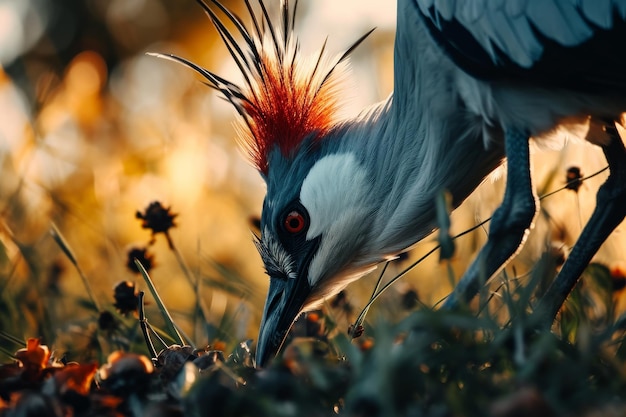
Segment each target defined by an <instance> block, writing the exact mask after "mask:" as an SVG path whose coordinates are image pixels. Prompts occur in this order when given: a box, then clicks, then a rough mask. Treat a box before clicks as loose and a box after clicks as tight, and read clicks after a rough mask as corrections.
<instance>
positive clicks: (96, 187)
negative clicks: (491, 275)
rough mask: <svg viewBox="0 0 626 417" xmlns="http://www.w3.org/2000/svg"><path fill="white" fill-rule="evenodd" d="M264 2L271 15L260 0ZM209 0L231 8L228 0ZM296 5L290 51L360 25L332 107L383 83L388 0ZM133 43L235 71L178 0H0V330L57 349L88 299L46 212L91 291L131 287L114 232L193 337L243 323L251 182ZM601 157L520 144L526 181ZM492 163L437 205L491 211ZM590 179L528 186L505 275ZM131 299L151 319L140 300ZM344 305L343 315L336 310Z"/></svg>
mask: <svg viewBox="0 0 626 417" xmlns="http://www.w3.org/2000/svg"><path fill="white" fill-rule="evenodd" d="M267 3H268V6H269V8H270V13H271V12H274V14H273V15H274V16H276V15H277V14H276V11H277V6H278V4H277V3H278V2H277V1H276V2H270V1H269V0H268V1H267ZM224 4H225V5H226V6H227V7H229V8H232V9H233V10H235V11H236V12H237V13H238V14H239V15H240V16H242V17H244V20H246V19H245V13H244V7H243V2H242V1H240V0H232V1H224ZM298 19H299V20H298V21H297V25H296V29H297V30H298V35H299V37H300V39H301V43H302V48H303V52H304V53H305V54H307V53H308V52H311V53H313V52H314V51H315V50H316V48H319V47H320V46H321V45H322V43H323V42H324V39H325V38H326V37H328V38H329V49H330V50H332V51H336V52H337V53H339V52H342V51H343V50H344V49H345V47H347V46H348V45H350V44H351V42H352V41H354V40H355V39H357V38H358V37H359V36H361V35H362V34H363V33H365V32H366V31H367V30H369V29H371V28H372V27H377V29H376V31H375V32H374V33H373V34H372V35H371V36H370V38H369V39H368V40H367V41H366V42H364V43H363V44H362V46H360V47H359V48H358V49H357V50H356V51H355V52H354V54H353V56H352V60H351V75H350V78H351V81H350V82H348V83H347V84H346V87H345V88H344V90H343V95H344V96H345V97H344V99H345V101H344V102H345V103H346V104H345V106H344V112H345V114H344V116H346V117H349V116H351V115H355V114H357V113H358V112H359V110H360V109H362V108H364V107H365V106H367V105H369V104H372V103H374V102H376V101H379V100H382V99H384V98H386V97H387V96H388V95H389V94H390V93H391V90H392V83H393V62H392V57H393V36H394V21H395V4H393V3H392V2H388V1H382V0H378V1H374V0H368V1H356V0H350V1H342V2H336V1H332V0H323V1H322V0H316V1H306V0H303V1H301V2H300V4H299V12H298ZM146 52H162V53H175V54H177V55H180V56H183V57H185V58H188V59H190V60H192V61H194V62H196V63H198V64H199V65H201V66H203V67H206V68H208V69H210V70H211V71H214V72H216V73H217V74H219V75H221V76H223V77H224V78H227V79H229V80H232V81H235V82H236V81H239V79H240V78H239V74H238V72H237V68H236V66H235V65H234V63H233V62H232V61H231V60H230V58H229V55H228V53H227V50H226V49H225V48H224V47H223V45H222V44H221V41H220V39H219V37H218V36H217V33H216V31H215V30H214V29H213V28H212V26H211V24H210V22H209V20H208V18H207V17H206V16H205V15H204V13H203V12H202V10H201V8H200V7H199V6H198V5H197V4H196V3H195V2H194V1H192V0H181V1H168V0H62V1H60V0H8V1H4V2H2V3H0V64H1V67H0V288H1V291H2V293H1V297H0V303H1V304H0V326H1V327H0V330H2V331H5V332H7V333H10V334H11V335H13V336H15V337H17V338H25V337H28V336H43V337H44V338H48V339H53V340H48V343H52V342H53V341H54V340H56V342H55V343H56V346H57V347H58V348H59V349H63V348H66V346H68V345H77V344H79V342H77V341H76V337H77V336H76V335H77V334H82V335H85V334H87V333H88V331H87V330H85V329H87V328H89V326H90V325H93V324H92V322H93V314H92V313H90V311H89V309H87V308H84V307H81V306H82V304H81V300H85V299H86V298H87V295H86V290H85V286H84V285H83V282H82V281H81V278H80V276H79V273H78V272H77V270H76V268H75V267H74V265H72V263H71V262H70V260H69V259H68V257H67V256H66V254H65V253H64V252H63V250H62V249H61V248H60V247H59V244H58V243H57V242H56V241H55V240H54V239H53V238H52V237H51V234H50V230H51V227H52V225H53V224H55V225H56V227H57V228H58V230H59V231H60V232H61V233H62V234H63V236H64V238H65V241H66V242H67V244H68V246H69V247H70V248H71V250H72V251H73V253H74V256H75V257H76V262H77V263H78V264H79V266H80V268H81V270H82V271H83V272H84V274H85V276H86V277H87V279H88V281H89V283H90V285H91V286H92V287H93V291H94V293H95V295H96V299H98V300H99V301H100V306H101V307H102V308H104V309H108V310H111V311H114V307H112V303H113V297H112V294H113V290H112V288H113V287H114V285H115V284H116V283H118V282H120V281H124V280H130V281H135V282H136V283H137V286H138V287H140V288H145V285H144V283H143V280H142V279H141V277H140V276H139V275H138V274H136V273H133V272H132V271H131V270H130V269H129V268H128V267H127V262H128V259H127V258H128V250H129V249H130V248H134V247H135V248H146V250H147V252H148V253H149V254H150V256H152V260H153V263H154V265H153V266H154V267H153V268H152V269H151V270H150V275H151V276H152V279H153V280H154V282H155V285H156V287H157V289H158V290H159V293H160V294H161V297H162V298H163V299H164V301H165V303H166V305H167V306H168V308H170V310H171V311H172V313H173V315H174V320H175V321H176V322H177V323H178V324H179V325H180V326H181V327H182V328H183V329H184V330H185V331H186V332H187V333H188V334H189V335H191V338H192V339H193V340H194V341H195V342H196V343H197V345H202V344H207V343H211V341H212V340H213V339H217V338H221V339H224V338H225V337H226V335H228V336H229V337H230V341H229V343H233V342H236V341H240V340H244V339H246V338H255V337H256V331H257V326H258V323H259V321H260V316H261V312H262V307H263V302H264V297H265V291H266V289H267V278H266V276H265V275H264V274H263V268H262V265H261V262H260V259H259V257H258V255H257V253H256V250H255V248H254V245H253V243H252V239H251V231H250V230H251V229H252V228H253V224H252V222H251V219H254V218H255V217H258V216H259V215H260V208H261V203H262V200H263V196H264V185H263V182H262V180H261V178H260V176H259V175H258V174H257V173H256V172H255V171H254V169H253V168H252V167H250V166H248V165H247V163H246V162H245V160H244V158H243V157H242V156H241V155H240V153H239V150H238V149H237V146H236V143H235V140H234V137H235V131H234V129H233V121H234V120H235V112H234V110H233V109H232V108H231V107H230V105H229V104H228V103H226V102H225V101H224V100H221V99H220V98H219V96H218V94H217V93H216V92H215V91H212V90H210V89H209V88H207V87H206V86H205V85H203V84H202V82H201V81H200V80H199V79H198V78H197V77H196V76H195V75H194V74H193V73H191V72H190V71H189V70H187V69H185V68H183V67H181V66H177V65H175V64H173V63H171V62H166V61H163V60H159V59H156V58H154V57H151V56H147V55H146V54H145V53H146ZM605 165H606V163H605V161H604V158H603V156H602V153H601V152H600V150H599V149H596V148H594V147H593V146H592V145H588V144H575V143H567V144H566V145H565V146H564V147H563V149H560V150H541V151H537V152H535V155H534V171H535V177H534V178H535V184H536V186H537V189H538V193H539V194H540V195H541V194H543V193H546V192H549V191H552V190H554V189H557V188H560V187H562V186H563V185H565V183H566V182H567V180H566V170H567V168H568V167H571V166H575V167H579V168H580V170H581V171H582V173H583V175H588V174H592V173H593V172H595V171H597V170H599V169H601V168H602V167H604V166H605ZM502 175H503V173H501V175H499V176H498V175H495V176H494V177H493V178H490V179H489V180H488V181H487V182H486V183H485V184H483V186H481V187H480V189H479V190H478V191H477V192H476V193H475V194H474V195H472V196H471V197H470V198H469V199H468V200H467V202H466V203H465V204H464V205H463V206H462V207H461V208H460V209H459V210H457V211H456V212H455V213H454V214H453V216H452V233H459V232H461V231H463V230H465V229H467V228H469V227H471V226H473V225H475V224H476V223H477V222H478V221H479V220H482V219H485V218H487V217H489V216H490V215H491V213H492V212H493V210H494V209H495V208H496V207H497V205H498V204H499V201H500V198H501V193H502V190H503V184H504V178H502V177H501V176H502ZM604 178H606V173H603V174H601V175H599V176H596V177H594V178H592V179H590V180H588V181H586V182H585V183H584V184H583V185H582V187H581V188H580V189H579V190H578V191H577V192H574V191H572V190H565V191H562V192H560V193H558V194H557V195H555V196H552V197H550V198H549V199H546V200H545V201H543V202H542V212H541V214H540V215H539V217H538V218H537V221H536V226H535V230H534V231H533V232H532V235H531V238H530V239H529V242H528V244H527V245H526V247H525V249H524V251H523V252H522V254H521V255H520V256H519V257H518V259H517V260H516V262H515V263H514V264H512V265H511V266H509V267H508V268H507V271H509V272H510V273H509V275H510V276H520V275H523V274H524V273H526V272H527V271H528V270H529V269H530V268H532V267H533V265H534V264H535V262H536V260H537V259H539V258H540V257H541V254H542V253H544V252H545V251H546V249H547V248H550V247H551V246H556V247H557V248H559V249H563V250H564V252H565V253H567V250H568V248H569V247H570V246H571V245H572V244H573V243H574V241H575V240H576V237H577V235H578V233H579V231H580V229H581V225H582V224H584V222H585V221H586V219H587V218H588V216H589V215H590V214H591V211H592V210H593V206H594V203H595V197H594V196H595V191H596V189H597V187H598V186H599V184H601V183H602V181H603V179H604ZM152 201H160V202H161V203H162V204H163V205H164V207H166V208H170V209H171V212H173V213H176V214H177V216H176V218H175V223H176V227H175V228H173V229H171V230H170V231H169V234H170V236H171V239H172V242H173V243H174V245H175V248H176V251H175V252H173V251H172V250H171V249H170V248H169V247H168V244H167V241H166V239H164V238H163V236H162V235H157V236H155V238H156V240H155V242H154V243H153V244H150V241H151V235H150V232H149V231H148V230H145V229H142V228H141V221H139V220H138V219H137V218H136V216H135V213H136V212H137V211H140V212H142V211H143V210H145V208H146V207H147V206H148V204H149V203H150V202H152ZM623 228H624V226H623V225H622V226H620V227H619V228H618V230H617V231H616V232H615V233H614V235H613V236H612V237H611V238H610V239H609V240H608V241H607V243H606V244H605V245H604V247H603V249H602V251H601V252H600V253H599V254H598V256H597V260H598V261H600V262H603V263H605V264H606V265H607V266H609V267H610V268H613V269H614V270H616V271H617V270H619V268H620V267H622V268H623V262H624V261H626V239H625V237H624V232H623ZM486 230H487V229H479V230H477V231H476V232H474V233H472V234H470V235H469V236H466V237H464V238H462V239H459V240H458V241H457V252H456V255H455V258H454V260H453V261H452V262H451V264H450V266H451V267H452V270H453V271H454V274H455V275H456V277H459V276H460V275H461V274H462V271H463V270H464V268H465V266H466V265H467V263H468V262H469V260H471V256H472V254H473V253H474V251H475V250H476V249H477V248H478V247H480V245H481V244H482V242H484V240H485V238H486ZM435 238H436V236H433V237H431V238H429V239H427V241H426V242H423V243H421V244H420V245H418V246H417V247H416V248H415V249H414V250H413V251H412V252H411V255H410V258H411V259H417V258H418V257H419V256H421V255H422V254H423V253H425V252H426V251H427V250H428V249H430V248H432V247H433V246H434V244H435ZM177 255H179V256H180V257H178V258H177ZM181 259H182V260H184V261H183V262H184V264H185V265H186V266H187V267H188V268H189V271H190V274H191V276H192V277H194V279H198V280H199V282H200V289H199V290H198V291H199V294H200V295H201V297H202V302H203V304H204V306H203V307H204V308H205V313H206V316H207V317H206V318H207V320H208V322H209V323H208V325H206V326H205V325H204V323H198V322H197V321H196V320H195V319H194V317H192V314H191V312H192V311H193V306H194V304H195V303H196V297H195V290H194V289H193V287H192V285H191V284H190V280H189V279H188V277H186V276H185V272H184V269H183V268H181ZM406 265H408V263H407V262H406V261H403V262H402V265H401V266H392V267H391V269H393V270H400V268H401V267H402V266H406ZM620 265H622V266H620ZM390 276H391V273H390ZM448 276H449V270H448V265H447V264H440V263H439V262H438V255H436V254H435V255H434V256H431V257H430V258H429V259H427V260H426V261H425V262H423V263H422V264H420V265H419V266H418V267H417V268H416V269H415V270H414V271H412V273H411V274H410V276H409V277H407V278H405V279H403V280H402V281H401V282H400V283H398V284H397V285H396V286H395V287H394V288H393V289H392V291H389V293H388V294H386V295H385V296H384V297H386V298H387V299H389V300H393V299H394V297H395V298H397V297H399V296H401V295H402V294H403V293H406V292H407V291H409V290H413V291H415V292H416V293H417V294H418V297H419V299H420V301H422V302H423V303H425V304H427V305H432V304H434V303H435V302H437V301H438V300H439V299H441V297H443V296H445V295H446V294H447V293H448V292H449V290H450V285H449V279H448ZM375 280H376V276H372V277H368V278H366V279H363V280H361V282H359V283H356V284H354V285H352V286H351V287H349V289H348V290H347V295H348V299H349V300H350V303H351V304H352V305H353V306H354V307H355V308H356V309H357V310H358V309H360V308H361V307H362V306H363V305H364V304H365V303H366V302H367V299H368V297H369V294H370V293H371V290H372V287H373V285H374V283H375ZM83 304H84V303H83ZM390 305H392V303H388V302H387V303H385V302H384V300H382V301H381V302H380V304H375V306H374V308H373V309H372V313H370V319H372V320H373V319H374V317H376V315H377V314H383V315H386V316H390V315H394V314H397V312H395V311H391V310H393V309H391V308H390V307H389V306H390ZM356 313H358V311H356ZM147 314H148V315H149V317H151V318H154V320H155V321H158V311H157V310H156V307H155V305H154V303H151V304H149V305H148V306H147ZM345 320H346V326H347V323H348V322H349V321H350V320H354V317H351V318H350V317H348V318H346V319H345ZM90 323H91V324H90ZM67 335H70V337H66V336H67ZM71 335H73V337H74V338H72V336H71Z"/></svg>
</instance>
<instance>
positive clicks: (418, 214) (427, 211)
mask: <svg viewBox="0 0 626 417" xmlns="http://www.w3.org/2000/svg"><path fill="white" fill-rule="evenodd" d="M414 91H416V88H414ZM416 95H417V98H415V99H411V98H410V97H406V96H402V95H400V96H399V95H398V94H394V95H393V96H392V97H390V98H389V99H388V100H387V101H385V102H382V103H380V104H379V105H378V106H375V107H374V108H372V109H371V110H369V111H368V112H367V113H365V114H364V115H363V116H362V117H361V118H359V119H358V120H354V121H352V122H348V123H347V124H346V126H347V130H346V131H347V132H349V134H348V135H346V137H348V139H345V141H346V142H345V144H344V146H345V147H346V148H348V149H353V150H355V151H354V152H355V153H356V154H357V155H360V156H361V158H360V159H361V161H362V163H363V165H365V167H366V169H367V171H368V172H369V174H370V181H371V182H370V184H371V189H370V190H368V192H367V195H363V198H364V199H369V200H370V201H369V204H370V205H371V206H372V207H375V212H376V213H378V214H376V215H372V219H373V221H372V224H371V225H370V236H369V238H368V239H367V240H368V242H369V243H368V246H369V247H368V248H367V250H366V251H365V255H366V256H367V254H368V253H375V254H381V253H384V254H386V255H389V256H393V255H394V254H397V253H399V252H402V251H403V250H404V249H406V248H408V247H410V246H412V245H413V244H415V243H416V242H418V241H419V240H421V239H423V238H424V237H426V236H427V235H429V234H430V233H431V232H432V231H433V230H435V228H436V227H437V223H436V212H435V199H436V197H437V195H438V194H439V193H441V192H444V191H448V192H450V193H451V194H452V198H453V201H452V203H453V205H454V207H456V206H458V205H459V204H461V203H462V202H463V200H465V198H466V197H467V196H468V195H469V194H470V193H471V192H472V191H473V190H474V189H475V188H476V187H477V186H478V185H479V184H480V183H481V182H482V181H483V180H484V178H485V177H486V176H487V175H488V174H489V173H490V172H491V171H492V170H493V169H495V168H496V167H497V166H498V165H499V164H500V162H501V161H502V158H503V149H502V148H501V147H499V146H495V145H494V146H493V147H492V148H491V149H489V148H485V144H484V142H483V135H482V132H481V130H480V129H474V128H473V126H472V125H471V123H468V122H464V121H462V120H461V116H459V115H451V114H449V113H448V112H445V113H438V112H437V111H433V109H432V108H429V103H425V102H424V101H423V100H420V98H419V96H420V94H419V92H418V93H417V94H416ZM398 98H400V100H399V99H398ZM434 106H435V107H436V106H437V104H434ZM442 114H443V115H445V117H443V116H442ZM380 213H384V215H381V214H380ZM364 261H372V260H371V259H364Z"/></svg>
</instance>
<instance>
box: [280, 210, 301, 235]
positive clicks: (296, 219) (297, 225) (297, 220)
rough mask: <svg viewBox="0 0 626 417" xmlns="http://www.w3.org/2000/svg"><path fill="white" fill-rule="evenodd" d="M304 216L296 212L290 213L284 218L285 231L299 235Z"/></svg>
mask: <svg viewBox="0 0 626 417" xmlns="http://www.w3.org/2000/svg"><path fill="white" fill-rule="evenodd" d="M305 223H306V222H305V220H304V216H303V215H302V214H301V213H299V212H297V211H295V210H294V211H290V212H289V214H287V217H285V230H286V231H288V232H289V233H300V232H301V231H302V230H304V226H305Z"/></svg>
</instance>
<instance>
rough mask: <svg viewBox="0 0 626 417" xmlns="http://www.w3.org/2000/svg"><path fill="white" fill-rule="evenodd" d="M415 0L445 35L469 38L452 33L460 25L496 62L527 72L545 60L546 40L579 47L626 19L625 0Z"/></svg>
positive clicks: (565, 45)
mask: <svg viewBox="0 0 626 417" xmlns="http://www.w3.org/2000/svg"><path fill="white" fill-rule="evenodd" d="M414 1H415V3H416V4H417V6H418V7H419V10H420V11H421V12H422V14H423V15H424V17H425V18H426V19H428V20H430V22H431V23H432V25H433V26H434V27H435V28H437V29H438V30H440V31H442V36H451V37H454V36H464V35H466V33H463V32H460V31H458V30H448V31H447V32H446V28H448V29H449V28H450V25H459V26H460V27H462V29H463V30H464V31H466V32H469V34H471V36H472V37H473V38H474V39H475V41H476V42H477V43H478V44H479V45H480V47H481V48H482V50H483V51H484V52H486V53H487V54H488V55H489V57H491V59H492V61H493V62H494V63H497V62H499V61H502V58H503V57H505V58H506V59H507V60H510V61H511V62H512V63H514V64H516V65H518V66H520V67H523V68H529V67H531V66H532V65H533V64H534V63H535V62H537V61H538V60H539V59H540V58H541V57H542V55H543V52H544V49H545V43H546V41H553V42H556V43H557V44H559V45H561V46H563V47H574V46H577V45H580V44H582V43H584V42H586V41H588V40H589V39H591V38H592V37H593V36H594V34H595V33H596V31H597V30H598V29H605V30H607V29H611V28H612V27H613V25H614V23H615V22H614V16H615V14H617V15H618V16H619V17H620V18H621V19H622V20H623V19H624V17H625V16H626V1H624V0H456V1H455V0H414ZM444 32H446V33H444ZM450 41H451V42H456V41H457V40H455V39H450ZM464 42H466V41H464ZM463 52H464V53H470V54H471V53H472V51H471V50H465V51H463Z"/></svg>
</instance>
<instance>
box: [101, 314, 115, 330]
mask: <svg viewBox="0 0 626 417" xmlns="http://www.w3.org/2000/svg"><path fill="white" fill-rule="evenodd" d="M117 325H118V323H117V320H116V319H115V316H113V314H111V312H110V311H106V310H104V311H101V312H100V314H99V315H98V328H99V329H100V330H102V331H104V332H112V331H114V330H115V329H117Z"/></svg>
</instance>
